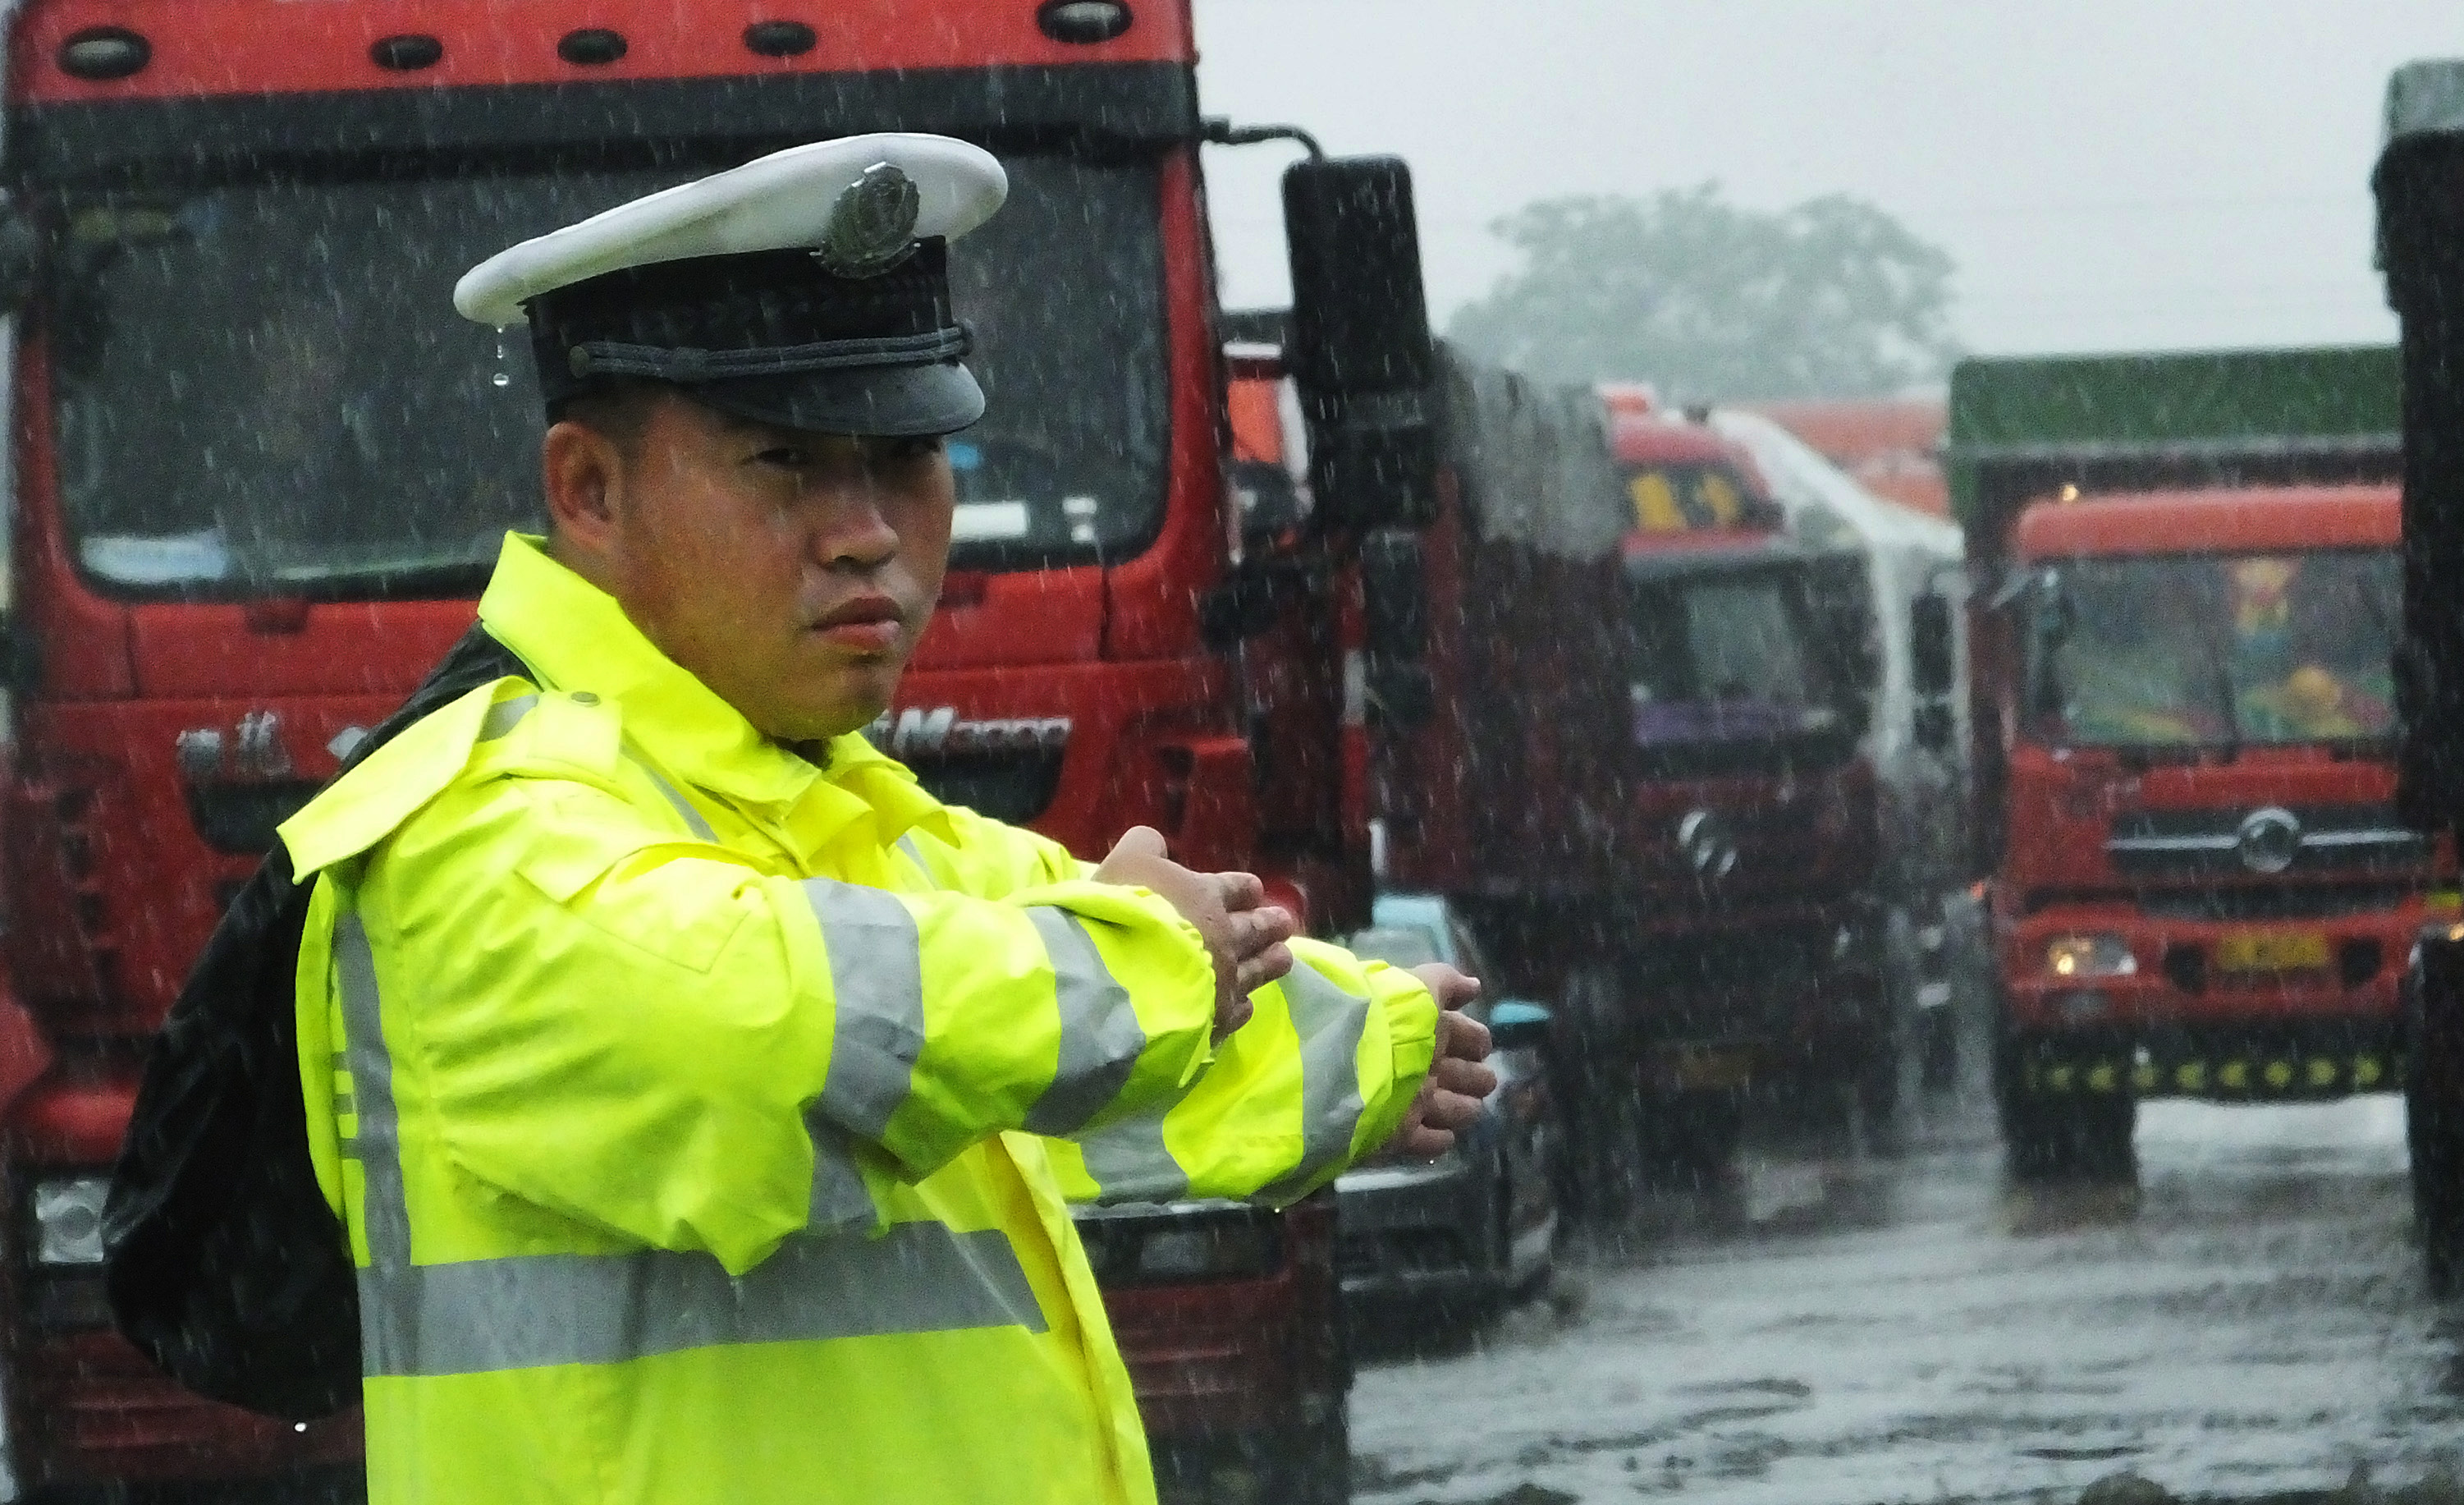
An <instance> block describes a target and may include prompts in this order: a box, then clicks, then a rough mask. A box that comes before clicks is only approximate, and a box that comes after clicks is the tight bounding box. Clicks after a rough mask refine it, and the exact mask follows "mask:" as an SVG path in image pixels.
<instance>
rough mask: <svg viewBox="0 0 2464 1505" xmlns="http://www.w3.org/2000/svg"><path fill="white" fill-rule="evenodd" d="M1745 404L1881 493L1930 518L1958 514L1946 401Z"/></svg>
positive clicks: (1809, 400)
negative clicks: (1945, 461) (1946, 455)
mask: <svg viewBox="0 0 2464 1505" xmlns="http://www.w3.org/2000/svg"><path fill="white" fill-rule="evenodd" d="M1743 406H1744V408H1745V410H1746V411H1748V412H1753V413H1759V414H1761V415H1762V416H1763V417H1765V418H1768V419H1770V420H1771V422H1773V423H1776V424H1778V425H1779V426H1780V427H1781V428H1783V429H1786V430H1787V431H1788V432H1791V433H1793V434H1794V435H1796V437H1797V438H1798V439H1800V440H1802V441H1804V442H1805V444H1807V445H1808V446H1809V447H1811V448H1812V449H1813V450H1814V452H1815V454H1819V455H1821V456H1822V457H1823V458H1824V459H1826V460H1829V461H1830V462H1831V463H1832V464H1834V465H1836V466H1837V467H1838V468H1839V469H1840V470H1842V471H1845V472H1846V473H1847V475H1848V478H1849V479H1850V480H1853V481H1855V482H1856V483H1857V484H1858V485H1859V486H1861V487H1863V488H1864V489H1865V490H1867V491H1869V492H1872V493H1873V494H1874V495H1875V496H1877V497H1882V498H1888V499H1889V500H1891V501H1894V502H1897V503H1899V504H1900V505H1901V506H1903V507H1908V508H1912V509H1914V510H1915V511H1918V512H1922V513H1925V515H1926V516H1928V517H1934V518H1944V519H1947V518H1948V517H1949V516H1950V482H1949V481H1948V480H1947V479H1946V478H1945V477H1944V476H1943V474H1942V453H1941V452H1942V434H1943V428H1944V426H1945V425H1946V424H1947V423H1948V422H1949V416H1950V413H1949V408H1948V406H1947V404H1945V403H1944V402H1943V401H1942V399H1940V398H1938V397H1934V398H1927V397H1846V398H1829V399H1822V398H1803V399H1798V400H1796V401H1793V402H1761V403H1747V404H1744V405H1743Z"/></svg>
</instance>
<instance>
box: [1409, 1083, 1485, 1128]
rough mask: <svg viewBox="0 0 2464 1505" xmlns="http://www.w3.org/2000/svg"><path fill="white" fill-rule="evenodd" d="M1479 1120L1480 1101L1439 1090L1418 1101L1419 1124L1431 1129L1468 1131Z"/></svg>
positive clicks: (1476, 1098)
mask: <svg viewBox="0 0 2464 1505" xmlns="http://www.w3.org/2000/svg"><path fill="white" fill-rule="evenodd" d="M1479 1118H1480V1099H1479V1098H1478V1097H1475V1096H1471V1095H1469V1094H1467V1093H1458V1092H1448V1091H1446V1090H1445V1089H1443V1088H1440V1089H1438V1090H1437V1091H1435V1092H1432V1093H1430V1094H1428V1095H1427V1096H1425V1097H1423V1098H1422V1099H1421V1101H1420V1123H1421V1125H1422V1126H1423V1127H1426V1128H1431V1129H1468V1128H1470V1127H1471V1126H1472V1124H1473V1123H1474V1122H1476V1121H1478V1119H1479Z"/></svg>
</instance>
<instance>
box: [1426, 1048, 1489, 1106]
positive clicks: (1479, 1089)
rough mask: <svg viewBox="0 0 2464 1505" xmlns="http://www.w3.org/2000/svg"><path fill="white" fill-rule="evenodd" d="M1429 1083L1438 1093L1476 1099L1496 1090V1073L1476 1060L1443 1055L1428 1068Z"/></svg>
mask: <svg viewBox="0 0 2464 1505" xmlns="http://www.w3.org/2000/svg"><path fill="white" fill-rule="evenodd" d="M1429 1083H1430V1085H1431V1086H1432V1087H1434V1088H1435V1089H1436V1090H1437V1091H1438V1093H1439V1094H1440V1095H1441V1096H1442V1095H1452V1096H1461V1097H1464V1098H1472V1099H1477V1098H1481V1097H1485V1096H1488V1095H1489V1094H1490V1093H1493V1092H1495V1091H1497V1073H1495V1072H1492V1071H1490V1070H1489V1069H1488V1068H1487V1067H1485V1066H1483V1065H1481V1064H1480V1063H1479V1062H1478V1061H1459V1060H1456V1059H1454V1058H1452V1057H1450V1056H1449V1057H1444V1058H1441V1059H1440V1060H1439V1062H1438V1064H1436V1065H1435V1066H1432V1067H1430V1068H1429Z"/></svg>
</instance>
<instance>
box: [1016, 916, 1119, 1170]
mask: <svg viewBox="0 0 2464 1505" xmlns="http://www.w3.org/2000/svg"><path fill="white" fill-rule="evenodd" d="M1026 918H1028V919H1029V920H1030V921H1032V922H1033V923H1034V925H1035V929H1036V934H1037V935H1039V936H1041V937H1042V938H1043V941H1044V953H1045V956H1046V957H1048V958H1050V959H1051V963H1052V992H1053V1003H1054V1005H1055V1007H1057V1008H1058V1010H1059V1012H1060V1015H1061V1051H1060V1055H1059V1058H1058V1060H1057V1062H1056V1063H1055V1066H1054V1070H1053V1073H1052V1081H1051V1084H1050V1085H1048V1086H1047V1087H1045V1090H1044V1096H1041V1097H1039V1098H1037V1099H1036V1101H1035V1106H1034V1107H1033V1108H1030V1109H1028V1110H1027V1114H1026V1121H1025V1123H1024V1125H1023V1127H1024V1128H1025V1130H1026V1131H1027V1132H1028V1133H1029V1134H1056V1135H1058V1134H1068V1133H1070V1132H1071V1131H1073V1130H1076V1129H1079V1128H1082V1127H1084V1126H1085V1125H1086V1122H1087V1120H1088V1119H1089V1118H1093V1117H1095V1115H1096V1114H1098V1113H1101V1112H1102V1111H1103V1110H1104V1109H1105V1107H1106V1106H1107V1105H1109V1104H1110V1103H1111V1100H1112V1099H1113V1098H1115V1097H1118V1096H1120V1095H1121V1089H1122V1088H1123V1087H1125V1086H1127V1085H1128V1084H1129V1080H1130V1073H1131V1071H1132V1070H1133V1069H1134V1068H1135V1067H1136V1066H1137V1064H1138V1055H1139V1053H1140V1052H1141V1051H1145V1050H1146V1048H1147V1032H1146V1030H1145V1029H1141V1028H1139V1025H1138V1011H1137V1008H1136V1007H1135V1006H1134V1005H1133V1004H1132V1003H1131V1002H1130V990H1129V989H1128V988H1126V987H1123V986H1122V985H1120V984H1119V983H1118V982H1116V981H1114V980H1113V977H1112V970H1111V968H1110V967H1108V966H1106V965H1105V964H1104V957H1103V953H1101V952H1099V951H1097V950H1096V949H1095V941H1094V939H1093V938H1092V937H1090V936H1089V935H1088V934H1087V927H1086V925H1085V923H1084V922H1082V921H1081V920H1080V919H1079V918H1078V917H1077V916H1075V915H1072V914H1069V913H1068V912H1067V911H1066V910H1059V909H1054V908H1052V907H1051V906H1049V905H1045V904H1034V905H1029V906H1028V907H1027V911H1026Z"/></svg>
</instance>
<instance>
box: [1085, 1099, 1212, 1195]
mask: <svg viewBox="0 0 2464 1505" xmlns="http://www.w3.org/2000/svg"><path fill="white" fill-rule="evenodd" d="M1193 1085H1194V1084H1193ZM1185 1096H1188V1095H1187V1094H1185V1093H1184V1094H1181V1095H1179V1096H1175V1097H1174V1098H1173V1100H1172V1101H1171V1102H1169V1103H1166V1104H1164V1105H1163V1106H1161V1107H1159V1108H1149V1109H1147V1110H1146V1111H1144V1112H1142V1113H1139V1114H1137V1115H1136V1116H1134V1117H1133V1118H1123V1119H1120V1120H1119V1121H1118V1122H1114V1123H1108V1124H1106V1125H1104V1126H1103V1127H1102V1128H1100V1129H1095V1130H1092V1131H1090V1132H1089V1133H1087V1134H1082V1135H1080V1136H1078V1138H1077V1143H1078V1153H1079V1154H1080V1155H1081V1156H1083V1157H1084V1158H1085V1159H1086V1162H1087V1175H1088V1177H1089V1179H1091V1180H1092V1181H1093V1182H1094V1183H1095V1200H1096V1201H1097V1202H1099V1203H1104V1204H1106V1205H1108V1206H1109V1205H1111V1204H1114V1203H1121V1202H1177V1201H1179V1200H1180V1199H1181V1198H1182V1197H1184V1196H1186V1195H1187V1194H1188V1192H1189V1172H1187V1171H1185V1170H1183V1169H1181V1165H1180V1162H1178V1161H1177V1160H1175V1159H1173V1157H1172V1151H1171V1150H1170V1149H1168V1148H1166V1147H1165V1145H1164V1142H1163V1120H1164V1118H1165V1116H1166V1115H1168V1114H1170V1113H1171V1112H1172V1110H1173V1109H1175V1108H1177V1107H1178V1106H1179V1105H1180V1101H1181V1098H1182V1097H1185Z"/></svg>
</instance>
